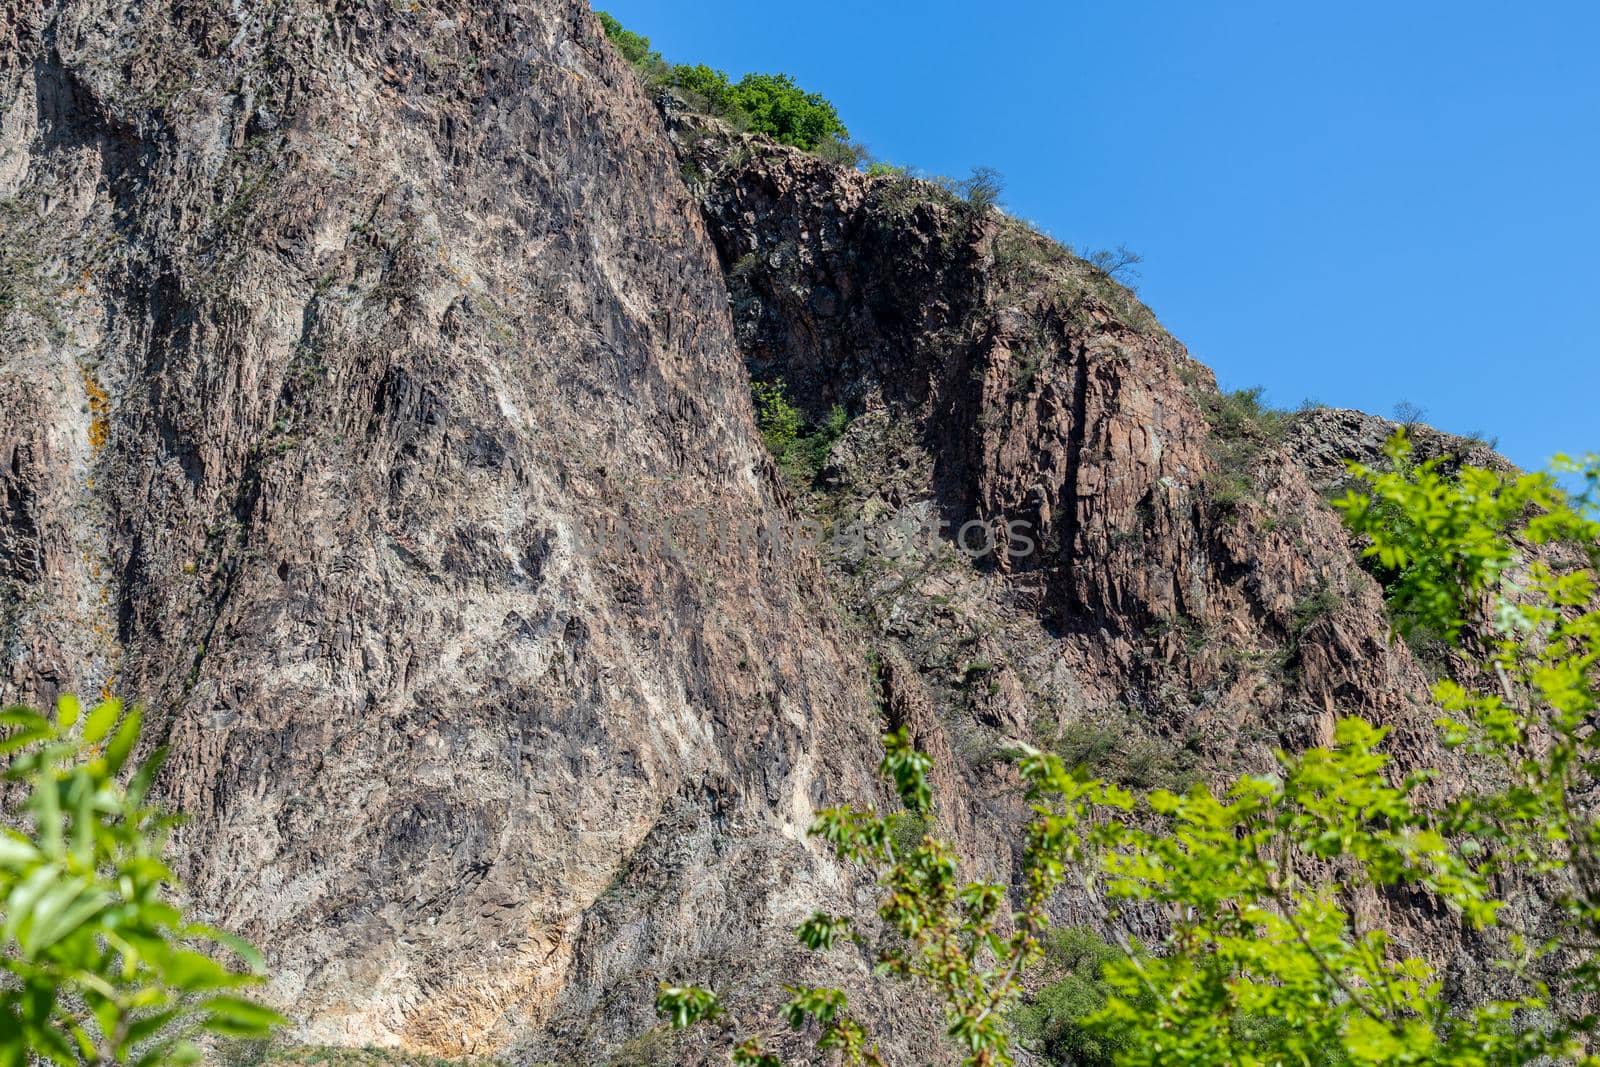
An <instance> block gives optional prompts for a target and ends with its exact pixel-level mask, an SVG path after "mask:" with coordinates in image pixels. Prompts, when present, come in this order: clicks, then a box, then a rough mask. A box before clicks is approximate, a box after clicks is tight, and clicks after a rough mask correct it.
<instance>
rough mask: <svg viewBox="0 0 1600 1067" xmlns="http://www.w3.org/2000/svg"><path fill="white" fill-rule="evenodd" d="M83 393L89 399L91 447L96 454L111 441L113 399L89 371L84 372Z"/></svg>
mask: <svg viewBox="0 0 1600 1067" xmlns="http://www.w3.org/2000/svg"><path fill="white" fill-rule="evenodd" d="M82 373H83V391H84V393H85V394H86V395H87V396H88V397H89V447H90V448H92V449H94V450H95V451H96V452H98V451H100V450H101V449H102V448H104V447H106V442H107V441H108V440H110V439H111V397H110V395H109V394H108V393H107V392H106V391H105V387H104V386H102V385H101V384H100V383H99V382H98V381H96V380H95V377H94V375H93V374H92V373H90V372H89V371H88V370H87V369H85V370H84V371H83V372H82Z"/></svg>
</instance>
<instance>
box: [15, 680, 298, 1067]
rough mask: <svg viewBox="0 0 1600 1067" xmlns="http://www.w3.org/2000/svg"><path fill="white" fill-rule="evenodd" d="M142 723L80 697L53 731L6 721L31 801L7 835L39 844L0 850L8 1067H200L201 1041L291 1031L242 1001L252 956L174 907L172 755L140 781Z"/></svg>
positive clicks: (154, 760)
mask: <svg viewBox="0 0 1600 1067" xmlns="http://www.w3.org/2000/svg"><path fill="white" fill-rule="evenodd" d="M80 719H81V723H80ZM140 720H141V716H140V711H139V709H138V708H132V709H124V707H123V705H122V703H121V702H120V701H117V700H107V701H104V702H102V703H100V704H97V705H95V706H94V707H93V708H91V709H90V710H89V711H88V713H87V714H86V715H85V714H83V713H82V708H81V706H80V705H79V702H78V700H77V699H76V698H75V697H71V696H64V697H62V698H61V700H60V701H59V702H58V703H57V705H56V709H55V714H54V716H52V717H46V716H43V715H40V714H38V713H37V712H34V711H32V710H29V709H27V708H21V707H13V708H8V709H6V710H5V711H4V712H3V713H0V726H3V727H4V728H5V730H6V733H5V735H4V740H0V754H5V755H8V756H10V758H11V763H10V766H9V767H8V768H7V770H6V778H7V780H8V781H9V782H11V783H15V785H14V786H13V788H16V789H21V788H23V787H25V788H26V789H27V790H28V796H27V799H26V800H25V802H23V804H22V805H21V806H20V808H18V809H16V810H14V811H13V812H11V820H10V821H11V824H12V826H14V827H15V826H26V827H27V828H28V829H27V830H26V831H24V830H21V829H7V830H6V831H5V832H4V834H3V835H0V899H4V901H5V906H4V933H3V937H4V949H3V956H0V971H3V972H4V974H5V976H6V977H5V980H4V981H3V982H0V1065H8V1067H9V1065H19V1067H20V1065H21V1064H25V1063H36V1062H43V1061H50V1062H54V1063H59V1064H77V1063H87V1064H107V1063H130V1062H131V1063H137V1064H140V1065H146V1064H148V1065H157V1064H181V1063H194V1062H197V1061H198V1059H199V1056H200V1053H199V1050H198V1048H197V1047H196V1046H195V1044H194V1043H193V1039H194V1038H195V1037H196V1036H198V1035H199V1034H202V1033H207V1034H212V1035H216V1036H219V1037H229V1038H256V1037H262V1036H265V1035H266V1034H267V1033H268V1032H269V1031H270V1030H271V1028H272V1027H274V1026H276V1025H278V1024H280V1023H282V1022H283V1021H284V1020H283V1019H282V1018H281V1017H280V1016H279V1015H278V1014H277V1013H276V1012H274V1011H271V1010H269V1009H267V1008H265V1007H263V1006H261V1005H260V1004H257V1003H255V1002H254V1001H251V1000H248V999H245V998H243V997H241V996H240V995H239V993H238V991H239V990H240V989H241V988H243V987H247V986H251V985H255V984H258V983H259V982H260V981H261V979H260V977H259V976H258V973H257V972H259V970H260V967H261V958H260V956H259V955H258V954H257V953H256V952H255V950H254V949H252V948H250V947H249V946H248V945H246V944H245V943H244V942H242V941H240V940H239V939H238V938H235V937H233V936H231V935H229V934H227V933H224V932H223V931H220V930H216V929H212V928H210V927H207V926H203V925H200V924H197V923H193V922H190V921H188V920H187V919H185V917H184V915H183V913H182V912H181V911H180V910H179V909H178V908H177V907H176V906H175V905H173V904H172V903H171V901H170V899H169V898H170V897H171V896H172V895H174V893H175V890H176V884H175V883H176V880H175V878H174V876H173V874H172V871H171V870H170V869H169V868H168V867H167V865H166V864H165V863H164V862H163V861H162V858H161V854H162V844H163V842H164V840H165V835H166V832H167V830H168V829H169V828H170V827H171V826H172V824H173V819H172V818H171V817H170V816H166V815H163V814H161V813H160V811H158V810H157V809H156V808H155V807H154V806H153V805H151V804H149V803H148V801H147V795H148V793H149V789H150V785H151V782H152V780H153V779H154V777H155V774H156V772H157V770H158V769H159V767H160V764H161V755H162V753H161V752H159V751H158V752H156V753H155V754H154V755H152V756H151V757H150V758H149V759H147V760H146V761H145V762H144V763H142V764H140V765H138V766H137V767H132V768H131V769H130V767H129V760H130V758H131V756H132V754H133V751H134V749H135V747H136V746H137V744H138V740H139V730H140ZM125 770H126V771H127V772H128V773H124V771H125ZM219 949H225V950H227V951H228V952H231V953H233V954H235V955H237V956H238V957H239V958H240V959H242V960H243V961H244V962H245V963H246V964H247V965H248V966H249V968H251V969H250V970H245V971H240V970H235V969H233V968H231V967H229V966H227V965H226V964H224V963H222V962H219V959H218V958H217V952H218V950H219Z"/></svg>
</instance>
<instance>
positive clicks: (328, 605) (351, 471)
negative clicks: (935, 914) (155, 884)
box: [0, 2, 879, 1059]
mask: <svg viewBox="0 0 1600 1067" xmlns="http://www.w3.org/2000/svg"><path fill="white" fill-rule="evenodd" d="M3 19H4V21H3V22H0V38H3V39H4V40H5V41H6V46H5V49H4V53H3V54H4V57H5V58H4V63H5V65H4V68H3V71H0V100H3V105H0V106H3V107H4V121H3V123H0V129H3V130H4V132H5V136H4V141H3V143H0V196H3V197H4V198H5V205H6V216H5V217H6V220H7V228H6V232H5V236H4V240H5V247H6V257H7V262H6V268H5V269H6V272H7V276H8V279H9V282H8V286H9V287H8V289H7V301H6V305H5V307H4V312H5V319H6V325H5V336H6V338H7V342H6V347H5V351H4V355H3V359H0V412H3V416H0V458H3V462H0V470H3V472H4V473H3V474H0V516H3V524H0V581H3V582H4V586H3V588H4V598H5V599H4V603H5V616H4V629H3V631H0V680H3V681H4V688H5V696H6V697H7V698H8V699H26V700H36V701H45V700H49V699H51V698H52V697H53V696H54V694H55V693H56V692H58V691H61V690H66V689H77V690H87V691H99V690H100V689H102V688H103V687H104V688H110V689H114V690H116V691H118V692H123V693H128V694H131V695H136V696H138V697H141V698H143V699H145V700H147V701H149V702H150V704H151V705H152V706H153V707H154V708H156V709H159V713H160V719H161V721H162V723H163V727H162V728H163V730H164V732H165V734H166V740H167V741H168V743H169V744H170V745H171V746H172V750H173V756H172V759H171V761H170V763H169V771H168V773H167V776H166V782H165V786H166V789H167V794H168V798H169V800H170V801H171V803H172V804H174V805H175V806H176V807H177V808H178V809H180V810H181V811H183V812H184V813H185V814H186V815H188V816H189V818H190V822H189V824H188V826H187V827H186V829H185V830H184V831H183V834H182V839H181V842H180V844H181V847H182V849H183V853H184V856H185V857H186V864H185V874H186V875H187V877H188V881H189V885H190V886H191V888H192V890H193V892H194V893H195V895H196V897H197V898H198V900H199V902H200V903H201V905H202V906H203V907H204V908H205V909H206V910H207V911H208V912H209V913H210V914H211V915H212V916H213V917H214V918H215V919H216V920H218V921H220V922H221V923H223V924H225V925H227V926H229V927H231V928H233V929H236V930H238V931H239V932H241V933H244V934H246V935H248V936H251V937H253V938H255V939H257V940H259V941H260V942H262V943H263V944H265V945H266V946H267V947H268V948H269V950H270V956H271V961H272V965H273V968H274V971H275V974H276V976H277V977H276V981H275V984H274V987H273V993H274V994H275V995H276V996H278V997H279V998H280V999H281V1000H282V1001H283V1002H284V1003H285V1004H287V1005H289V1006H290V1007H291V1009H292V1010H293V1012H294V1014H296V1015H297V1016H298V1017H299V1018H300V1019H302V1020H303V1024H304V1025H303V1027H302V1029H301V1031H300V1036H302V1037H305V1038H308V1039H313V1040H323V1041H333V1042H350V1043H365V1042H376V1043H400V1044H404V1045H409V1046H414V1047H418V1048H424V1049H432V1050H437V1051H440V1052H456V1051H469V1050H470V1051H500V1050H505V1049H508V1048H512V1047H515V1046H517V1045H518V1044H519V1043H525V1044H527V1045H528V1052H527V1055H529V1056H532V1057H533V1058H535V1059H539V1058H555V1057H557V1056H559V1057H561V1058H563V1059H565V1058H567V1057H576V1056H583V1057H587V1056H591V1055H592V1056H595V1057H603V1056H604V1055H605V1054H606V1053H608V1052H609V1051H611V1050H614V1049H615V1048H616V1047H617V1046H618V1045H619V1043H621V1042H622V1041H624V1040H625V1039H627V1038H628V1037H630V1036H631V1035H633V1034H636V1033H638V1032H640V1031H642V1030H644V1029H646V1028H647V1027H648V1025H649V1023H650V1015H651V1009H650V1004H651V1000H652V997H653V993H654V984H655V981H656V980H658V979H660V978H662V977H672V978H682V979H688V978H697V977H698V978H710V977H724V976H722V975H717V974H705V973H702V972H705V971H706V970H707V969H708V968H711V967H713V966H715V965H718V964H719V963H720V962H724V961H725V962H726V963H727V964H728V969H729V972H730V973H731V974H732V975H733V976H734V978H735V979H736V978H737V974H738V971H739V966H745V967H746V969H748V968H750V967H753V966H754V958H753V957H754V950H755V948H756V947H757V946H759V947H760V948H761V949H762V950H763V951H765V952H766V956H765V958H766V959H768V960H770V959H772V958H773V954H774V953H775V952H776V951H777V949H776V948H775V947H774V946H778V945H784V946H786V945H787V942H788V941H789V936H788V933H787V931H788V929H790V928H791V927H792V926H793V924H794V923H795V922H796V921H798V918H799V917H801V916H802V915H803V914H804V913H806V912H807V911H809V909H810V908H811V907H813V906H814V905H815V904H816V903H817V901H818V900H820V899H823V898H826V897H829V896H836V895H837V894H838V893H839V892H840V891H841V889H842V887H844V886H845V884H846V883H845V881H844V879H843V878H842V877H841V875H840V874H839V873H837V872H836V871H835V870H834V868H833V867H832V866H831V865H829V864H826V863H822V862H821V861H820V860H819V859H818V853H817V850H815V849H814V848H812V847H811V846H809V845H808V844H807V843H806V842H805V839H804V829H805V827H806V826H807V825H808V823H809V821H810V813H811V809H812V807H813V805H814V804H816V803H818V802H821V801H826V800H829V799H839V798H843V797H846V796H852V797H860V796H863V795H871V794H872V792H873V789H874V784H873V778H872V776H871V772H872V768H873V766H874V765H875V763H876V758H877V757H876V755H875V754H874V750H875V737H876V734H877V732H878V729H879V725H878V721H877V713H876V711H875V710H874V709H873V705H872V703H871V701H870V700H869V699H868V697H867V692H866V688H865V670H864V667H863V666H862V659H861V656H860V655H859V653H855V652H851V651H847V649H846V646H845V645H844V644H843V643H842V642H841V637H840V634H839V631H838V628H837V626H836V625H835V623H834V622H833V616H832V612H831V611H830V609H829V608H828V606H827V599H826V592H825V587H824V584H823V581H822V578H821V574H820V571H819V569H818V567H817V565H816V563H815V561H814V560H812V559H808V558H805V557H803V556H796V555H794V554H792V553H791V552H790V551H789V550H788V548H787V547H786V546H785V545H784V544H783V543H782V542H777V543H760V542H756V541H753V540H743V541H741V540H733V539H724V540H723V541H722V542H721V543H718V542H717V541H716V540H715V539H714V538H712V537H710V536H708V535H706V533H705V532H704V530H703V529H702V527H703V526H704V525H705V524H706V523H707V522H710V521H717V522H720V523H721V524H722V525H724V526H731V525H733V524H734V523H738V522H743V521H745V520H748V519H751V518H754V517H767V516H781V515H782V514H784V509H785V506H786V505H785V504H784V503H783V502H782V498H781V496H779V495H778V494H775V493H774V491H773V490H774V474H773V470H772V467H771V463H770V460H769V459H768V458H767V457H766V455H765V452H764V451H763V450H762V448H761V445H760V442H759V440H758V439H757V438H756V437H755V436H754V433H753V429H752V426H751V418H750V410H749V401H748V388H747V385H746V379H745V374H744V371H743V368H742V365H741V361H740V359H739V357H738V353H737V350H736V348H735V345H734V339H733V334H732V330H731V328H730V324H729V319H728V314H727V310H726V299H725V295H724V294H725V289H724V287H723V282H722V277H721V273H720V271H719V270H718V269H717V265H716V260H715V258H714V255H713V252H712V250H711V247H710V245H709V242H708V241H707V240H706V237H705V234H704V232H703V229H702V227H701V225H700V222H699V219H698V214H697V212H696V210H695V208H694V205H693V202H692V201H691V200H690V199H689V197H688V195H687V193H686V192H685V190H684V188H683V185H682V183H681V181H680V180H679V178H678V166H677V163H676V161H675V160H674V159H673V156H672V151H671V148H670V146H669V145H668V143H667V140H666V138H665V136H664V135H663V131H662V128H661V125H660V122H659V119H658V118H657V116H656V114H655V112H654V110H653V109H652V108H651V106H650V105H649V103H648V102H647V101H646V100H645V98H644V97H643V96H642V95H641V93H640V91H639V89H638V88H637V87H636V85H635V83H634V79H633V77H632V75H631V72H629V71H628V70H627V69H626V67H625V66H624V65H623V64H622V63H621V62H620V60H618V59H617V58H616V57H615V56H614V55H612V53H611V52H610V50H609V48H608V47H607V46H606V45H605V44H604V43H603V40H602V38H601V37H600V36H599V34H598V31H597V29H596V26H595V24H594V22H593V20H592V18H591V16H590V15H589V14H588V12H587V10H586V9H584V8H583V7H582V5H579V4H577V3H566V2H547V3H538V4H521V5H511V6H506V5H500V6H497V7H495V8H493V9H486V8H483V7H481V6H480V7H457V6H454V5H429V6H424V7H416V8H413V9H411V10H409V11H401V10H399V9H391V8H389V7H388V6H386V5H382V6H370V7H368V6H362V5H336V6H335V7H334V8H332V9H328V10H324V9H320V8H308V9H305V10H304V11H301V10H297V9H293V8H281V7H268V8H262V7H259V6H249V7H247V8H229V7H228V6H227V5H221V4H217V5H206V4H201V5H188V6H175V5H163V4H155V5H144V6H139V5H121V4H103V3H60V4H44V3H27V4H23V5H22V6H21V7H20V8H18V7H15V6H13V7H12V8H10V9H8V10H7V12H6V13H5V14H4V16H3ZM669 531H670V532H673V533H675V534H676V538H675V539H674V540H669V539H668V538H667V536H666V535H667V534H668V532H669ZM746 956H751V957H752V959H751V961H750V962H749V963H748V964H745V963H744V962H742V958H743V957H746ZM736 963H737V964H739V966H734V964H736Z"/></svg>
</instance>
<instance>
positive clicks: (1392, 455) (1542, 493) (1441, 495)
mask: <svg viewBox="0 0 1600 1067" xmlns="http://www.w3.org/2000/svg"><path fill="white" fill-rule="evenodd" d="M1384 452H1385V455H1387V456H1388V459H1389V463H1390V467H1389V469H1388V470H1381V471H1380V470H1374V469H1372V468H1369V467H1365V466H1362V465H1361V464H1354V465H1352V467H1351V472H1352V473H1353V474H1354V475H1355V476H1356V477H1357V478H1358V479H1360V480H1361V481H1362V482H1364V483H1366V488H1365V490H1359V489H1353V490H1351V491H1350V492H1349V493H1347V494H1346V495H1345V496H1344V497H1343V498H1342V499H1340V500H1337V501H1335V502H1334V506H1335V507H1336V508H1338V509H1339V510H1340V511H1341V512H1342V513H1343V514H1344V517H1345V522H1346V524H1347V525H1349V527H1350V528H1351V530H1353V531H1354V532H1355V533H1357V534H1360V535H1364V536H1365V537H1366V538H1367V539H1368V542H1369V543H1368V544H1367V546H1366V548H1365V549H1364V551H1363V555H1364V556H1365V557H1366V558H1367V559H1369V560H1371V561H1372V562H1373V564H1374V565H1375V568H1376V570H1377V573H1378V577H1379V581H1381V582H1382V583H1383V586H1384V592H1385V595H1386V596H1387V598H1388V603H1389V610H1390V612H1391V613H1392V615H1393V618H1394V624H1395V628H1396V629H1398V630H1399V631H1401V632H1402V633H1407V632H1410V631H1412V630H1416V629H1423V630H1426V631H1429V632H1433V633H1437V634H1441V635H1443V636H1444V637H1445V638H1446V639H1447V640H1453V639H1454V638H1456V637H1457V636H1458V635H1459V634H1460V632H1461V628H1462V627H1463V626H1464V625H1465V624H1466V616H1467V613H1468V612H1469V611H1470V610H1472V609H1473V608H1475V607H1477V606H1478V605H1479V602H1480V601H1481V600H1482V598H1483V597H1484V596H1485V595H1486V594H1487V593H1488V592H1489V591H1490V590H1492V589H1495V588H1496V587H1497V584H1498V583H1499V581H1500V578H1501V576H1502V575H1504V574H1505V573H1506V571H1507V570H1508V569H1509V568H1510V567H1511V566H1512V564H1513V563H1514V562H1515V560H1516V558H1517V548H1516V545H1515V544H1514V543H1513V542H1512V541H1511V539H1510V538H1509V537H1508V536H1507V533H1508V531H1510V530H1511V528H1512V527H1513V525H1515V524H1517V523H1518V522H1519V521H1520V520H1521V519H1522V518H1523V516H1524V515H1525V514H1526V513H1527V512H1528V510H1529V509H1530V508H1532V509H1536V510H1538V511H1539V512H1541V513H1543V515H1544V518H1543V519H1542V520H1541V522H1540V524H1539V525H1538V526H1537V527H1535V529H1534V530H1532V531H1531V532H1532V533H1533V534H1535V535H1539V536H1541V537H1542V538H1543V539H1544V540H1549V539H1550V532H1549V530H1550V527H1551V524H1552V523H1570V521H1571V520H1558V519H1556V518H1553V516H1557V515H1560V514H1561V513H1562V512H1563V511H1564V510H1566V504H1565V502H1564V495H1563V493H1562V491H1561V489H1560V487H1559V486H1557V485H1556V482H1555V480H1554V479H1553V478H1552V477H1551V476H1550V475H1548V474H1542V473H1535V474H1525V475H1522V476H1520V477H1517V478H1510V479H1508V478H1506V477H1504V476H1503V475H1501V474H1499V473H1498V472H1496V471H1490V470H1483V469H1481V468H1476V467H1463V468H1462V469H1461V470H1460V471H1458V472H1457V473H1456V474H1455V475H1454V476H1446V475H1445V474H1444V473H1443V471H1441V469H1440V464H1441V462H1442V460H1440V459H1434V460H1429V461H1428V462H1426V463H1423V464H1421V465H1416V464H1414V463H1413V462H1412V461H1411V446H1410V443H1409V442H1408V441H1407V439H1406V435H1405V432H1404V431H1403V430H1402V431H1399V432H1397V433H1396V434H1395V436H1394V437H1393V438H1391V439H1390V441H1389V443H1388V444H1387V445H1386V446H1385V449H1384ZM1541 530H1543V531H1545V532H1544V533H1541ZM1555 532H1557V533H1561V534H1563V535H1566V536H1569V537H1570V535H1571V531H1570V530H1565V529H1558V530H1556V531H1555Z"/></svg>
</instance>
